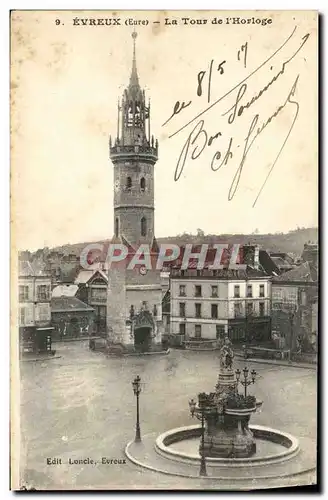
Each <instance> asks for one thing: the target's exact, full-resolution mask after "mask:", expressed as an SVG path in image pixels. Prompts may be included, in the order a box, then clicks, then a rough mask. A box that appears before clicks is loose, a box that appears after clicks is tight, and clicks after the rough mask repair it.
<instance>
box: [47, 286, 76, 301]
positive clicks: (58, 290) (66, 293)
mask: <svg viewBox="0 0 328 500" xmlns="http://www.w3.org/2000/svg"><path fill="white" fill-rule="evenodd" d="M78 289H79V287H78V286H77V285H58V286H56V287H55V288H54V289H53V291H52V297H53V298H55V297H75V295H76V292H77V291H78Z"/></svg>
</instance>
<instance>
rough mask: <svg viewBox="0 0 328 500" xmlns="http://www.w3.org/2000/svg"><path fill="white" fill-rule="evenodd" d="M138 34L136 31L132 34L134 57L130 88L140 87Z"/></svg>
mask: <svg viewBox="0 0 328 500" xmlns="http://www.w3.org/2000/svg"><path fill="white" fill-rule="evenodd" d="M137 36H138V34H137V32H136V30H135V29H134V31H133V33H132V38H133V57H132V71H131V77H130V86H133V87H134V86H139V78H138V72H137V61H136V38H137Z"/></svg>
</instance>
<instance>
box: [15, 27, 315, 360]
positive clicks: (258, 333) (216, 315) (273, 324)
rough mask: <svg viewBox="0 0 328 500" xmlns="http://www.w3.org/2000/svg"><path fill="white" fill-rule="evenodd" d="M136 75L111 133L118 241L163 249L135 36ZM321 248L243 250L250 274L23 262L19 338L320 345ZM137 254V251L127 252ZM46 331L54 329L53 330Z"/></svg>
mask: <svg viewBox="0 0 328 500" xmlns="http://www.w3.org/2000/svg"><path fill="white" fill-rule="evenodd" d="M132 36H133V56H132V68H131V73H130V79H129V83H128V85H127V87H126V88H125V90H124V92H123V95H122V98H121V99H120V100H119V102H118V109H117V117H118V118H117V130H116V132H115V135H114V137H111V136H110V137H109V144H108V146H109V151H108V153H109V158H110V160H111V168H112V173H113V191H114V193H113V194H114V197H113V199H114V206H113V214H112V215H113V227H114V236H113V238H112V240H111V241H112V242H113V243H121V244H124V245H125V246H127V247H128V248H129V256H131V255H132V254H133V252H134V251H135V249H137V248H139V246H140V245H141V244H146V245H147V246H148V248H150V249H151V253H156V252H157V251H158V245H157V242H156V237H155V215H154V214H155V200H154V195H155V189H154V186H155V164H156V162H157V160H158V157H159V144H158V141H157V139H155V138H154V136H153V135H152V133H151V106H150V101H149V100H147V99H146V95H145V91H144V90H143V89H142V88H141V86H140V82H139V75H138V72H137V63H136V37H137V34H136V33H135V32H134V33H133V34H132ZM317 250H318V249H317V246H316V245H312V244H310V243H309V244H307V245H306V247H305V248H304V252H303V256H302V257H301V258H300V259H299V260H298V261H295V260H294V259H293V258H291V257H290V256H288V255H286V254H281V253H275V254H271V255H270V254H269V253H268V252H266V251H265V250H262V249H259V248H258V247H257V246H256V245H244V246H243V252H242V256H243V262H240V263H244V264H246V269H245V270H244V271H239V270H233V269H229V268H225V269H222V270H217V271H213V270H211V269H210V267H209V265H210V264H211V263H210V262H208V263H207V266H205V268H204V269H201V270H199V269H197V265H196V263H195V262H191V263H190V266H189V267H188V269H186V270H183V269H181V261H179V259H177V261H175V262H174V263H173V265H171V267H170V268H169V269H168V273H163V272H162V273H161V272H160V270H156V269H151V270H147V269H146V268H145V267H140V268H139V269H138V270H137V272H132V271H129V270H125V269H115V270H110V272H105V267H104V268H103V269H100V270H99V271H95V272H92V271H86V270H84V269H82V268H81V267H80V263H79V258H78V256H77V255H75V254H73V253H70V254H68V255H63V254H62V255H61V254H59V253H58V252H50V254H49V256H48V258H47V262H46V263H45V267H43V268H40V269H38V268H37V267H38V266H37V262H36V263H33V265H31V264H30V263H26V262H25V260H24V259H22V266H21V267H22V269H21V271H20V277H19V300H20V302H19V304H20V305H19V308H20V311H19V320H20V331H21V332H22V336H26V335H27V336H28V335H30V334H31V332H32V331H35V330H36V331H37V332H39V334H40V335H42V333H43V334H44V332H45V331H47V330H45V329H46V328H51V329H52V330H51V332H52V337H53V338H55V339H64V338H68V337H70V338H75V337H79V336H84V335H89V334H90V333H105V334H107V335H108V339H109V341H110V342H111V343H113V344H120V345H121V346H123V347H124V349H127V350H132V351H133V350H139V349H140V350H146V351H148V350H160V349H161V344H162V343H163V340H164V341H166V342H170V343H171V344H173V345H181V344H184V345H185V346H197V344H198V346H199V344H201V345H203V346H204V345H206V344H209V345H210V346H213V345H216V343H217V341H218V339H220V337H221V336H223V335H226V334H227V335H229V337H230V338H231V340H232V342H234V343H239V342H253V343H258V344H261V343H265V342H271V341H272V340H274V341H277V342H280V343H285V344H286V345H287V346H289V347H291V348H293V349H294V348H295V349H298V348H299V346H300V345H301V344H302V345H304V346H307V347H308V348H313V346H314V345H315V341H314V339H315V338H316V335H317V324H318V319H317V311H318V258H317ZM130 251H131V252H130ZM48 331H50V330H48Z"/></svg>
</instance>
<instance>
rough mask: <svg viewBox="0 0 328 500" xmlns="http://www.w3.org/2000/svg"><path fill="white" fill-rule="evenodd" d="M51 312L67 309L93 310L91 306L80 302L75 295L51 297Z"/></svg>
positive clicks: (67, 310)
mask: <svg viewBox="0 0 328 500" xmlns="http://www.w3.org/2000/svg"><path fill="white" fill-rule="evenodd" d="M51 311H52V312H69V311H94V309H93V307H90V306H89V305H88V304H85V303H84V302H82V300H79V299H77V298H76V297H53V298H52V299H51Z"/></svg>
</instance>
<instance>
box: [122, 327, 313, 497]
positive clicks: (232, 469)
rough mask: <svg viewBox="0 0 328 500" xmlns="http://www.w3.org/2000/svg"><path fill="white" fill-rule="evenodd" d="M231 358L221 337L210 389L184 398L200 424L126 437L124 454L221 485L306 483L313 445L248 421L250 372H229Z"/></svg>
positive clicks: (254, 405) (252, 408)
mask: <svg viewBox="0 0 328 500" xmlns="http://www.w3.org/2000/svg"><path fill="white" fill-rule="evenodd" d="M233 359H234V353H233V350H232V347H231V342H230V340H229V339H228V337H226V338H225V339H224V341H223V345H222V347H221V349H220V369H219V375H218V381H217V384H216V386H215V391H214V392H211V393H209V394H206V393H200V394H198V401H197V402H196V401H194V400H193V399H192V400H191V401H190V402H189V407H190V411H191V415H192V416H195V417H197V419H198V420H200V422H201V425H199V424H196V425H185V426H183V427H178V428H173V429H168V430H166V431H165V432H163V433H161V434H159V435H157V433H150V434H147V435H145V436H143V437H142V438H141V440H140V441H139V440H133V441H130V442H129V443H128V444H127V445H126V448H125V454H126V456H127V458H128V459H129V460H130V461H131V462H132V463H134V464H136V465H138V466H139V467H140V466H141V467H144V468H146V469H150V470H152V471H157V472H161V473H163V474H166V475H173V476H175V477H177V476H181V477H185V478H199V477H202V479H204V480H206V479H209V480H213V479H215V481H216V482H217V483H216V484H217V485H220V487H222V488H223V489H239V488H240V489H245V488H246V489H248V488H251V489H254V488H260V487H262V486H263V484H264V483H263V481H271V483H270V484H274V485H277V486H282V485H288V486H291V484H300V483H299V481H302V480H303V478H306V479H304V480H305V481H307V483H306V484H310V483H309V481H310V482H311V481H313V480H315V479H313V478H315V460H316V459H315V456H316V455H315V454H316V448H315V446H310V445H309V440H307V438H305V437H302V438H301V446H300V444H299V440H298V439H296V438H295V437H294V436H292V435H291V434H289V433H287V432H284V431H281V430H277V429H273V428H271V427H267V426H265V425H250V424H249V422H250V417H251V415H252V414H253V413H255V412H256V411H257V410H258V409H259V408H260V407H261V405H262V402H261V401H257V400H256V397H255V396H252V395H248V394H247V388H248V386H249V385H250V384H254V382H255V378H256V372H255V370H252V371H250V370H249V369H248V368H247V367H245V368H244V369H243V370H242V371H240V370H235V371H234V370H233ZM239 387H242V388H243V390H242V391H241V392H239V391H238V388H239ZM199 439H200V445H199ZM302 448H303V449H302ZM303 450H306V453H305V452H303ZM285 462H286V465H285ZM265 484H266V483H265ZM304 484H305V483H304Z"/></svg>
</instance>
